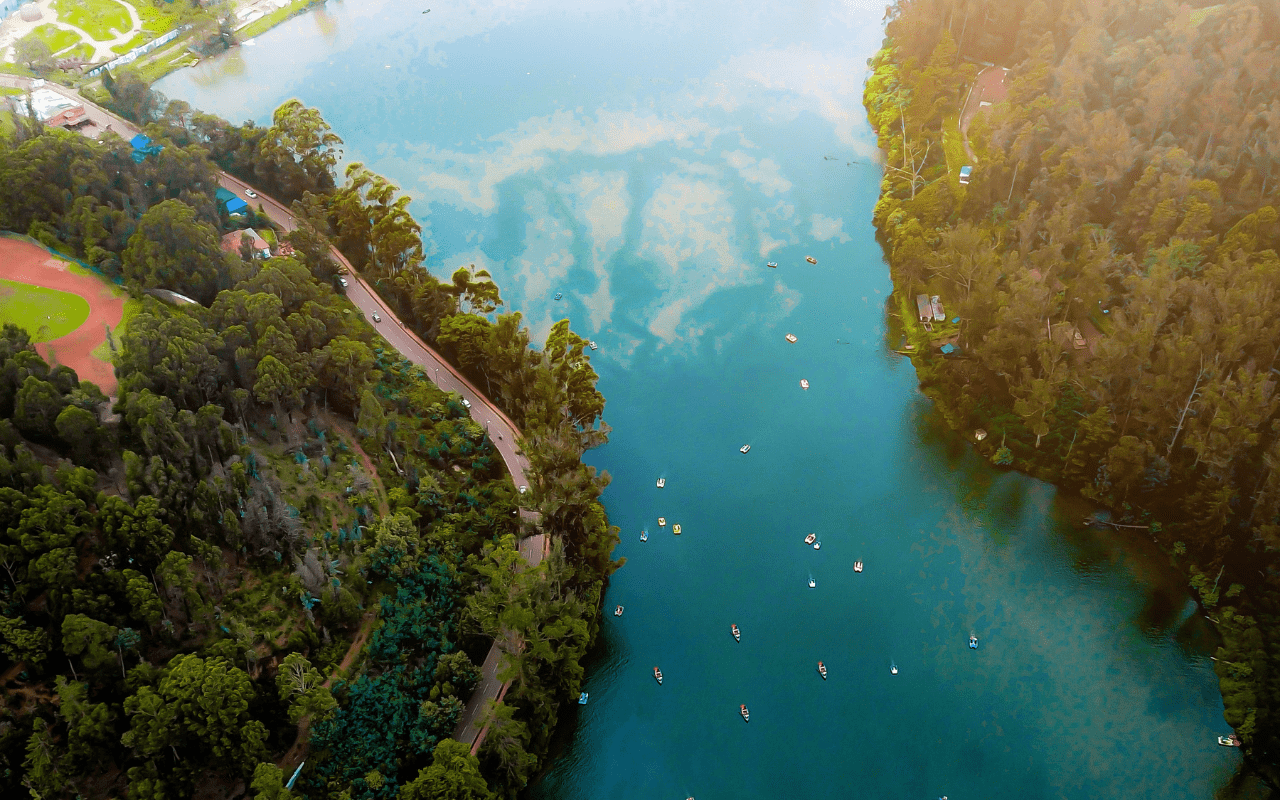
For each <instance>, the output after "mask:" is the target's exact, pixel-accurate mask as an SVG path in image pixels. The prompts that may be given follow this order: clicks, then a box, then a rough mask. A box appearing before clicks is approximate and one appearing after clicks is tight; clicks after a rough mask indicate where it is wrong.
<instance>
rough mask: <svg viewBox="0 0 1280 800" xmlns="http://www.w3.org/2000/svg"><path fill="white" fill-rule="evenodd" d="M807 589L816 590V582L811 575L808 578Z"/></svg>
mask: <svg viewBox="0 0 1280 800" xmlns="http://www.w3.org/2000/svg"><path fill="white" fill-rule="evenodd" d="M809 588H810V589H816V588H818V582H817V581H815V580H814V579H813V576H812V575H810V576H809Z"/></svg>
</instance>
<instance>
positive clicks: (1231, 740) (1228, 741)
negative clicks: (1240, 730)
mask: <svg viewBox="0 0 1280 800" xmlns="http://www.w3.org/2000/svg"><path fill="white" fill-rule="evenodd" d="M1218 744H1220V745H1222V746H1223V747H1239V746H1240V740H1239V739H1238V738H1236V735H1235V734H1234V733H1233V734H1231V735H1230V736H1219V737H1218Z"/></svg>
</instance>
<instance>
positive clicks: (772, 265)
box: [765, 261, 778, 269]
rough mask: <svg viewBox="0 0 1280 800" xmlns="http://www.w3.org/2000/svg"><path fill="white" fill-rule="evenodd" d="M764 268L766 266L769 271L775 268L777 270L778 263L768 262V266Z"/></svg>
mask: <svg viewBox="0 0 1280 800" xmlns="http://www.w3.org/2000/svg"><path fill="white" fill-rule="evenodd" d="M765 266H767V267H768V268H769V269H777V268H778V262H777V261H770V262H769V263H768V264H766V265H765Z"/></svg>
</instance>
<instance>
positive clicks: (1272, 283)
mask: <svg viewBox="0 0 1280 800" xmlns="http://www.w3.org/2000/svg"><path fill="white" fill-rule="evenodd" d="M887 20H888V21H887V28H886V38H885V41H884V46H883V48H882V49H881V50H880V51H879V52H878V53H877V54H876V56H875V57H874V58H873V59H872V60H871V64H870V66H871V70H872V72H871V75H870V77H869V79H868V81H867V85H866V89H865V97H864V99H865V103H866V106H867V110H868V113H869V115H870V119H871V123H872V125H873V127H874V128H875V130H876V132H877V135H878V137H879V141H880V145H881V149H882V152H883V158H884V165H885V174H884V179H883V183H882V187H881V196H880V199H879V201H878V203H877V205H876V208H875V224H876V226H877V229H878V232H879V235H880V237H881V241H882V243H883V245H884V249H885V254H886V258H887V259H888V261H889V263H890V268H891V271H892V276H893V281H894V287H895V296H894V298H893V299H892V301H891V304H892V305H891V308H890V311H891V313H893V314H895V315H897V316H899V317H901V319H902V325H903V330H904V334H903V344H902V345H900V347H901V352H905V353H909V354H911V357H912V359H913V361H914V362H915V364H916V368H917V371H918V374H919V376H920V380H921V384H922V386H923V387H924V389H925V391H926V392H927V393H928V394H929V395H930V396H931V397H933V398H934V399H935V401H936V402H937V404H938V408H939V409H940V411H941V412H942V413H943V414H944V415H945V416H946V418H947V419H948V421H949V422H950V423H951V424H952V425H953V426H954V427H955V428H956V429H957V430H958V431H961V432H962V433H963V434H964V435H966V436H968V437H969V439H970V441H975V440H976V446H977V447H978V448H979V449H980V450H982V451H983V452H984V453H986V454H987V455H988V457H990V458H991V460H992V461H993V462H994V463H996V464H999V465H1006V466H1009V467H1011V468H1014V469H1019V470H1023V471H1026V472H1028V473H1031V474H1033V475H1036V476H1038V477H1041V478H1044V479H1046V480H1050V481H1053V482H1055V483H1058V484H1059V485H1061V486H1064V487H1067V488H1069V489H1071V490H1074V491H1078V492H1080V493H1081V494H1083V495H1084V496H1085V497H1087V498H1089V499H1091V500H1093V501H1095V502H1096V503H1098V504H1100V505H1101V506H1105V507H1107V508H1108V509H1110V512H1109V514H1102V515H1100V519H1101V520H1102V522H1103V523H1105V524H1110V525H1112V526H1113V527H1116V528H1117V530H1118V531H1119V530H1123V531H1125V533H1124V534H1121V533H1119V532H1117V535H1130V534H1133V533H1134V532H1135V531H1137V532H1139V533H1142V535H1150V536H1153V537H1154V538H1155V539H1156V540H1157V541H1158V542H1159V543H1160V545H1161V546H1162V547H1163V548H1164V550H1165V551H1166V552H1167V553H1168V554H1169V556H1170V558H1171V559H1172V560H1173V561H1174V563H1176V564H1177V565H1178V566H1179V567H1180V568H1181V569H1182V570H1183V571H1184V572H1185V574H1186V575H1187V578H1188V580H1189V582H1190V584H1191V585H1192V586H1193V587H1194V589H1195V591H1196V593H1197V596H1198V599H1199V600H1200V602H1201V605H1202V607H1203V613H1204V614H1205V615H1206V616H1207V617H1208V618H1209V619H1210V620H1211V621H1212V622H1213V623H1214V624H1215V626H1216V628H1217V631H1218V635H1219V637H1220V641H1219V642H1218V647H1217V651H1216V653H1215V654H1214V655H1215V658H1216V666H1215V669H1216V672H1217V675H1218V679H1219V685H1220V688H1221V691H1222V697H1223V701H1224V705H1225V714H1224V716H1225V717H1226V721H1227V722H1228V723H1229V724H1230V725H1231V726H1232V727H1233V728H1234V729H1235V732H1236V734H1237V736H1238V737H1239V739H1240V740H1241V742H1242V743H1243V747H1244V751H1245V754H1246V758H1247V760H1248V763H1249V764H1250V765H1252V766H1253V767H1254V768H1255V769H1257V770H1259V772H1260V773H1261V774H1263V775H1265V776H1267V778H1268V780H1269V781H1270V782H1271V783H1272V784H1273V785H1274V784H1275V783H1276V781H1277V779H1280V565H1278V564H1277V560H1276V553H1277V548H1278V547H1280V472H1277V467H1278V466H1280V416H1278V414H1277V412H1278V411H1280V395H1278V394H1277V392H1276V388H1277V376H1280V371H1278V369H1277V368H1278V367H1280V364H1278V363H1277V359H1280V256H1278V255H1277V245H1278V244H1280V214H1278V213H1277V208H1276V207H1277V203H1278V202H1280V185H1277V184H1278V183H1280V174H1277V173H1278V172H1280V170H1277V166H1278V164H1277V161H1278V159H1280V16H1278V15H1277V7H1276V6H1275V4H1273V3H1265V2H1251V1H1250V0H1232V1H1229V2H1224V3H1217V4H1211V3H1208V2H1192V3H1190V4H1186V3H1175V2H1170V1H1169V0H1163V1H1160V2H1150V0H1108V2H1098V1H1096V0H1012V2H994V0H898V2H895V3H894V4H893V5H892V6H890V7H889V9H888V11H887ZM984 68H988V69H994V70H999V69H1004V70H1007V73H1006V76H1005V79H1004V86H1005V89H1006V91H1005V93H1004V96H1003V97H1002V98H1001V97H998V98H997V99H995V100H994V101H991V102H990V103H989V105H987V106H982V107H981V109H980V110H979V112H978V113H976V114H974V115H973V116H972V120H971V121H970V122H968V126H967V137H966V136H965V134H964V133H962V132H961V130H960V120H959V115H960V114H959V112H960V109H961V107H962V105H964V104H965V102H966V98H967V96H968V95H967V93H968V92H969V90H970V88H971V87H972V86H973V85H974V83H975V81H976V80H979V77H978V76H979V74H980V71H981V70H982V69H984ZM966 138H967V146H968V147H969V148H970V150H971V153H969V152H966V150H965V147H966V141H965V140H966ZM964 165H967V166H970V167H971V168H972V174H971V175H970V176H967V177H968V180H967V181H964V182H962V181H961V180H960V175H959V171H960V167H961V166H964ZM917 294H923V295H925V296H926V297H931V296H933V295H938V296H939V297H940V299H941V300H942V301H943V302H944V303H945V307H946V309H947V313H946V315H945V317H946V318H945V319H938V318H934V319H930V320H927V324H926V321H923V320H922V317H923V316H924V315H923V313H920V314H917V306H916V300H915V297H916V296H917ZM938 316H939V317H941V316H942V315H938ZM946 345H950V346H949V347H947V346H946ZM944 350H945V351H946V352H944ZM978 431H981V432H982V433H983V434H985V436H983V435H980V434H977V433H976V432H978Z"/></svg>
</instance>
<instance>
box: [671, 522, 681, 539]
mask: <svg viewBox="0 0 1280 800" xmlns="http://www.w3.org/2000/svg"><path fill="white" fill-rule="evenodd" d="M671 532H672V533H674V534H675V535H676V536H679V535H680V525H679V523H677V524H675V525H672V526H671Z"/></svg>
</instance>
